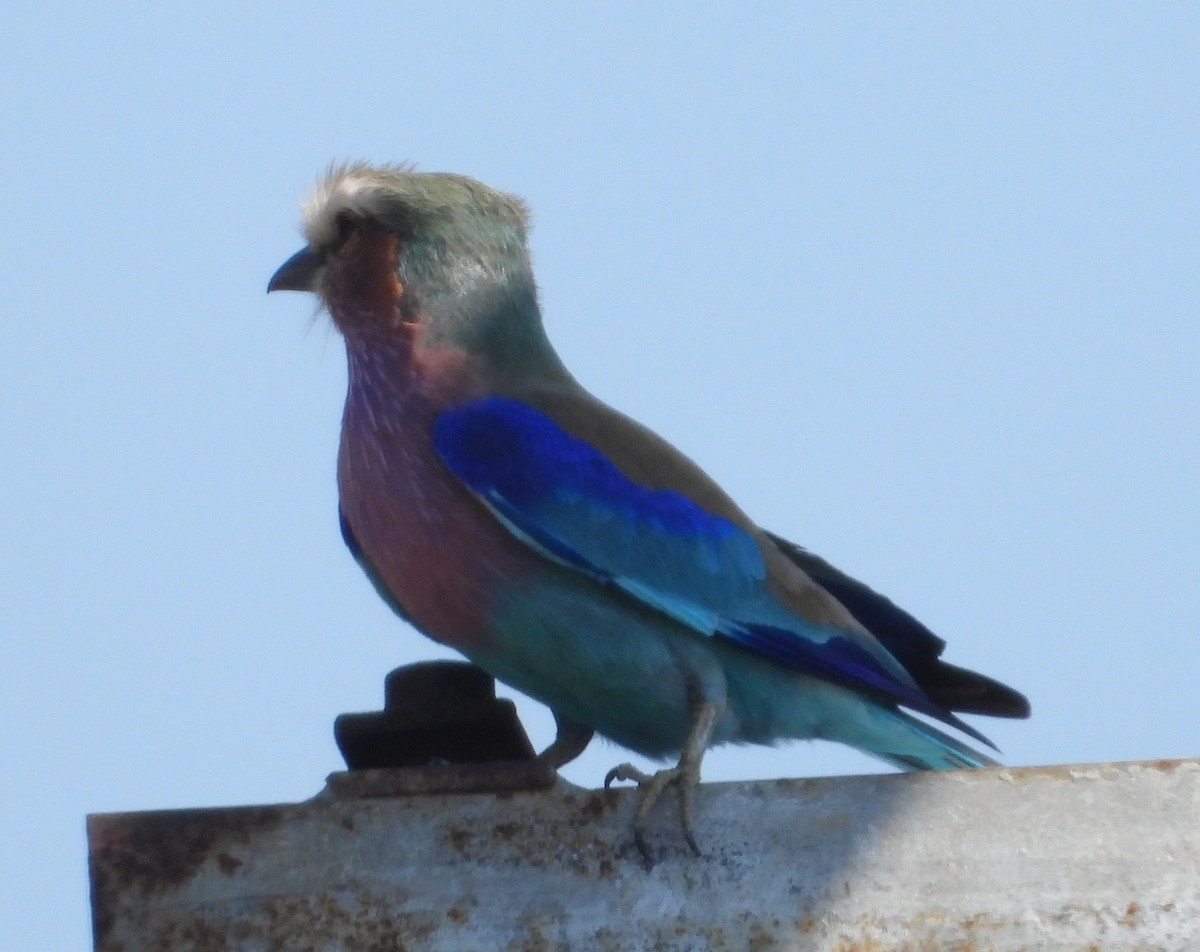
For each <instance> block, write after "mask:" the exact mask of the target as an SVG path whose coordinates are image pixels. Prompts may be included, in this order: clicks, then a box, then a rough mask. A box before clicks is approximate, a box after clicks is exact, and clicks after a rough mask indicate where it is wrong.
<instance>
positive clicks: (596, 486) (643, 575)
mask: <svg viewBox="0 0 1200 952" xmlns="http://www.w3.org/2000/svg"><path fill="white" fill-rule="evenodd" d="M527 227H528V213H527V211H526V208H525V205H524V204H523V203H522V202H521V201H520V200H519V199H517V198H515V197H513V196H511V195H507V194H505V193H503V192H499V191H496V190H494V189H491V188H488V187H487V186H485V185H483V184H481V183H479V182H477V181H474V180H472V179H470V178H466V177H464V176H461V175H450V174H440V173H420V172H414V171H411V170H408V169H406V168H398V167H388V166H385V167H372V166H368V165H363V164H355V165H347V166H342V167H339V168H334V169H332V170H331V171H330V172H329V173H328V175H327V176H326V177H325V179H324V180H323V181H322V182H321V183H320V184H319V185H318V187H317V189H316V191H315V193H314V194H313V195H312V197H311V198H310V199H309V200H308V201H307V203H306V204H305V205H304V232H305V237H306V238H307V242H308V243H307V246H306V247H305V248H304V249H303V250H302V251H300V252H298V253H297V254H295V255H294V256H292V257H291V258H290V259H289V260H288V261H287V262H286V263H285V264H284V265H283V266H282V267H281V268H280V269H279V270H278V271H277V272H276V273H275V275H274V277H272V278H271V281H270V284H269V286H268V290H270V291H274V290H297V291H299V290H303V291H311V292H313V293H315V294H316V295H317V296H318V298H319V299H320V301H321V303H322V304H323V305H324V307H325V308H327V309H328V311H329V313H330V315H331V316H332V318H333V322H334V324H335V325H336V326H337V328H338V330H339V331H340V332H341V335H342V337H343V338H344V340H345V345H346V355H347V358H348V362H349V387H348V392H347V395H346V404H345V411H344V416H343V420H342V435H341V445H340V447H339V452H338V464H337V477H338V491H339V499H340V518H341V526H342V533H343V536H344V538H345V540H346V543H347V545H348V546H349V547H350V549H351V551H352V552H353V554H354V556H355V558H356V559H357V560H358V562H359V563H360V564H361V565H362V567H363V569H364V571H365V572H366V574H367V575H368V576H369V578H370V579H371V581H372V582H373V584H374V585H375V587H376V589H377V590H378V591H379V593H380V594H381V595H382V596H383V597H384V599H386V600H387V602H388V603H389V604H390V605H391V606H392V607H393V608H394V609H395V610H396V612H397V613H398V614H400V615H401V616H402V617H403V618H404V619H406V620H407V621H409V622H410V623H411V624H412V625H413V626H414V627H416V628H417V629H418V630H420V631H422V632H424V633H425V634H426V635H428V636H429V637H431V638H433V639H435V640H436V641H439V642H441V643H443V644H446V645H449V646H450V647H452V648H455V649H457V650H458V651H460V652H461V653H462V654H464V655H465V656H466V657H467V658H469V659H470V660H471V661H473V662H475V663H476V664H478V665H480V666H481V667H482V668H484V669H486V670H487V671H488V672H490V673H491V674H492V675H493V676H495V677H496V678H498V679H499V680H501V681H503V682H505V683H507V684H509V685H511V686H512V687H514V688H516V689H517V690H519V691H522V692H524V693H526V694H528V695H530V696H531V697H534V698H537V699H538V700H539V701H542V702H543V703H545V704H547V705H548V706H549V707H550V709H551V710H552V711H553V712H554V715H555V718H556V721H557V724H558V736H557V737H556V739H555V741H554V743H553V744H551V746H550V747H549V748H548V749H547V750H546V751H544V752H543V754H542V755H541V756H542V757H543V758H545V759H546V760H547V761H548V762H549V763H551V764H552V765H554V766H555V767H560V766H562V765H563V764H565V763H567V762H568V761H569V760H571V759H573V758H574V757H575V756H577V755H578V754H579V753H580V752H581V751H582V750H583V748H584V747H585V746H586V745H587V743H588V741H589V740H590V739H591V737H592V735H593V732H599V733H600V734H602V735H604V736H605V737H608V738H611V739H612V740H614V741H616V742H617V743H619V744H622V745H624V746H625V747H628V748H631V749H633V750H635V751H638V752H639V753H642V754H644V755H646V756H648V757H652V758H666V757H676V756H677V757H678V762H677V764H676V766H674V767H670V768H668V769H665V770H660V771H659V772H657V773H655V774H653V775H646V774H643V773H642V772H640V771H639V770H637V769H636V768H634V767H632V766H630V765H629V764H622V765H620V766H618V767H616V768H615V769H614V770H613V771H612V772H611V773H610V774H609V776H608V777H607V778H606V783H611V782H612V781H613V780H614V779H625V780H635V781H637V782H638V784H639V785H641V786H642V789H643V796H642V799H641V801H640V803H639V806H638V810H637V813H636V815H635V824H634V825H635V832H636V838H637V842H638V846H639V848H640V849H641V850H642V852H643V854H645V853H646V843H645V838H644V829H645V823H646V819H647V816H648V814H649V811H650V809H651V807H652V806H653V804H654V802H655V800H656V799H657V798H658V797H659V796H660V795H661V794H662V792H663V791H664V790H665V789H666V788H667V787H669V786H674V787H675V788H677V792H678V795H679V802H680V807H681V813H682V818H683V824H684V830H685V833H686V835H687V838H688V841H689V843H691V844H692V846H693V848H694V846H695V842H694V840H693V838H692V835H691V793H692V790H693V789H694V787H695V785H696V783H697V782H698V781H699V774H700V761H701V758H702V757H703V755H704V751H705V750H706V749H707V748H708V747H709V746H711V745H714V744H724V743H756V744H770V743H773V742H776V741H779V740H783V739H787V738H826V739H828V740H834V741H840V742H842V743H845V744H849V745H851V746H853V747H857V748H859V749H860V750H863V751H866V752H867V753H870V754H874V755H875V756H877V757H880V758H882V759H883V760H885V761H888V762H889V763H892V764H895V765H897V766H899V767H902V768H905V769H948V768H954V767H978V766H982V765H986V764H989V763H992V761H991V760H990V759H989V758H988V757H987V756H985V755H984V754H982V753H979V752H978V751H976V750H974V749H972V748H971V747H970V746H968V745H967V744H964V743H963V742H961V741H959V740H957V739H955V738H953V737H951V736H950V735H948V734H946V733H944V732H942V731H941V730H938V729H936V728H934V727H933V726H931V725H930V724H929V723H927V720H925V719H921V718H919V717H915V716H913V713H911V712H915V713H916V714H920V715H924V716H925V718H926V719H932V720H937V721H941V722H943V723H945V724H949V725H951V726H952V727H954V728H956V729H958V730H959V731H962V732H964V733H965V734H968V735H970V736H972V737H974V738H975V739H976V740H979V741H982V742H984V743H988V742H987V741H986V738H984V737H983V736H982V735H981V734H979V733H978V732H976V731H975V730H974V729H972V728H971V727H969V726H967V725H966V724H964V723H963V722H962V721H961V720H959V719H958V718H957V717H956V716H955V714H954V713H953V712H955V711H958V712H970V713H977V714H991V715H997V716H1001V717H1024V716H1027V715H1028V713H1029V706H1028V703H1027V702H1026V700H1025V698H1024V697H1022V696H1021V695H1020V694H1018V693H1017V692H1016V691H1014V690H1012V689H1011V688H1008V687H1006V686H1004V685H1002V684H999V683H998V682H996V681H994V680H992V679H990V678H987V677H984V676H983V675H979V674H976V673H974V672H971V671H967V670H964V669H962V668H958V667H954V666H953V665H949V664H946V663H945V662H943V661H942V660H940V655H941V653H942V650H943V648H944V647H945V644H944V642H942V641H941V640H940V639H939V638H937V637H936V636H935V635H933V634H932V633H931V632H930V631H929V630H928V629H926V628H925V627H924V626H923V625H921V624H920V623H919V622H918V621H916V620H915V619H914V618H912V617H911V616H910V615H908V614H907V613H905V612H904V611H902V610H900V609H899V608H897V607H896V606H895V605H893V604H892V603H891V602H890V601H889V600H888V599H886V598H884V597H883V596H881V595H879V594H877V593H876V592H874V591H872V590H871V589H870V588H868V587H867V586H865V585H863V584H862V583H860V582H857V581H855V580H854V579H852V578H850V577H848V576H846V575H845V574H843V573H842V572H840V571H838V570H837V569H836V568H834V567H833V566H831V565H829V564H828V563H827V562H825V561H823V560H821V559H819V558H818V557H816V556H815V555H813V554H811V553H810V552H808V551H806V550H805V549H802V548H800V547H799V546H797V545H793V544H792V543H789V542H786V541H784V540H783V539H780V538H778V537H777V536H774V535H772V534H770V533H768V532H765V531H763V530H762V529H760V528H759V527H758V526H757V525H755V523H754V522H753V521H752V520H751V519H750V518H749V517H747V516H746V515H745V514H744V513H743V512H742V510H741V509H739V508H738V507H737V505H735V504H734V502H733V501H732V500H731V499H730V498H729V497H728V496H727V495H726V494H725V493H724V492H722V490H721V488H720V487H719V486H717V485H716V484H715V483H714V482H713V481H712V480H711V479H710V478H709V477H708V476H707V475H705V473H704V472H703V471H702V470H701V469H700V468H699V467H698V466H697V465H696V464H695V463H693V462H692V461H691V460H690V459H688V458H687V457H686V456H684V455H683V454H682V453H680V452H679V451H678V450H676V449H675V448H674V447H672V446H671V445H670V444H669V443H667V442H665V441H664V440H663V439H661V438H660V437H658V436H656V435H655V434H654V433H652V432H650V431H649V430H647V429H646V428H645V427H642V426H640V425H639V424H637V423H636V422H634V421H633V420H630V419H629V418H628V417H625V416H622V415H621V414H620V413H618V412H617V411H615V410H613V409H611V408H610V407H608V406H606V405H605V404H604V403H602V402H601V401H600V400H598V399H596V398H595V397H593V396H592V395H591V394H590V393H588V392H587V391H586V390H585V389H584V388H583V387H582V386H580V385H579V383H577V382H576V380H575V379H574V378H573V377H572V376H571V374H570V372H569V371H568V370H567V368H566V367H565V366H563V363H562V361H561V360H560V359H559V357H558V355H557V354H556V353H555V351H554V348H553V347H552V346H551V344H550V341H549V339H548V338H547V336H546V332H545V330H544V329H543V325H542V318H541V313H540V311H539V307H538V299H537V289H536V287H535V284H534V278H533V272H532V268H531V265H530V260H529V252H528V248H527V244H526V231H527Z"/></svg>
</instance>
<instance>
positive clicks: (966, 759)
mask: <svg viewBox="0 0 1200 952" xmlns="http://www.w3.org/2000/svg"><path fill="white" fill-rule="evenodd" d="M880 713H883V712H882V711H881V712H880ZM884 716H885V719H886V721H887V722H888V723H887V725H886V727H885V729H884V730H877V731H876V732H875V736H874V737H872V743H871V744H870V746H869V747H867V748H866V750H867V752H868V753H870V754H874V755H875V756H876V757H879V758H880V759H882V760H886V761H887V762H888V763H889V764H892V765H893V766H895V767H899V768H900V769H901V770H956V769H959V768H962V767H997V766H999V764H998V763H997V762H996V761H995V760H992V758H991V757H988V756H987V755H986V754H982V753H980V752H979V751H977V750H975V749H974V748H973V747H970V746H968V745H967V744H964V743H963V742H962V741H960V740H956V739H955V738H953V737H951V736H950V735H949V734H946V733H943V732H942V731H940V730H938V729H937V728H936V727H933V726H931V725H930V724H926V723H925V722H924V721H922V720H919V719H918V718H916V717H913V716H912V715H911V714H908V713H906V712H904V711H900V710H896V709H891V710H888V711H887V712H886V714H885V715H884Z"/></svg>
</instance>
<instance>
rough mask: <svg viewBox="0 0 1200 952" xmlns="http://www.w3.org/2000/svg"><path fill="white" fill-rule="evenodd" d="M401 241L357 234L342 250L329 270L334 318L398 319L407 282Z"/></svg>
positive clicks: (328, 290) (330, 296)
mask: <svg viewBox="0 0 1200 952" xmlns="http://www.w3.org/2000/svg"><path fill="white" fill-rule="evenodd" d="M398 246H399V241H398V239H397V238H396V236H395V235H389V234H366V235H364V234H354V235H351V236H350V237H349V238H347V239H346V242H345V244H343V245H342V247H341V248H339V249H338V251H337V253H336V256H335V259H334V261H333V262H332V267H331V268H330V271H329V283H328V286H327V298H328V301H329V306H330V309H331V310H332V311H333V315H334V319H335V320H338V319H346V320H352V321H353V322H354V323H356V324H357V323H360V322H361V321H363V320H381V321H386V322H387V323H388V324H392V323H394V322H395V321H396V320H397V319H398V315H399V312H400V299H401V297H402V296H403V294H404V285H403V284H402V283H401V282H400V278H399V277H398V276H397V273H396V272H397V267H396V265H397V255H398V252H399V247H398Z"/></svg>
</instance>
